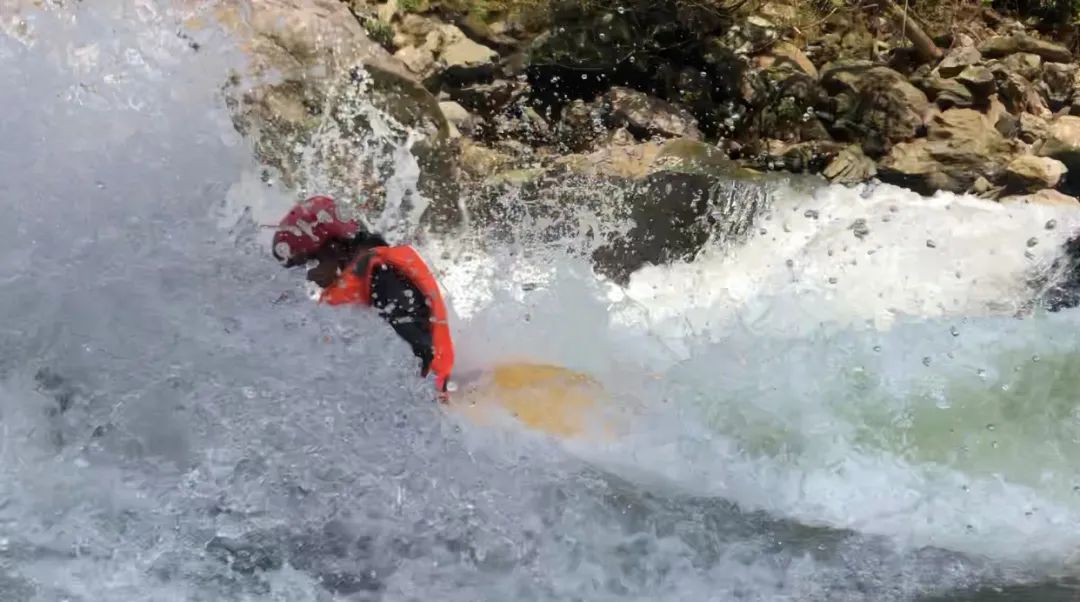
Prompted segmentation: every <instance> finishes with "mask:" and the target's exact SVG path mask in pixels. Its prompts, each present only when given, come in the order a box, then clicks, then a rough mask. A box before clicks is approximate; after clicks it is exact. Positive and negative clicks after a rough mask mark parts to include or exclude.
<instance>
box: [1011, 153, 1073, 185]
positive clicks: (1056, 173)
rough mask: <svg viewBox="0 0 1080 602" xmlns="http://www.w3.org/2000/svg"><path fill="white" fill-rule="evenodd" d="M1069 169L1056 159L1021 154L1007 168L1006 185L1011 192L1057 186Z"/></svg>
mask: <svg viewBox="0 0 1080 602" xmlns="http://www.w3.org/2000/svg"><path fill="white" fill-rule="evenodd" d="M1067 171H1068V169H1067V168H1066V167H1065V164H1064V163H1062V162H1061V161H1058V160H1056V159H1051V158H1049V157H1036V156H1034V155H1021V156H1019V157H1017V158H1015V159H1013V160H1012V162H1011V163H1009V165H1008V167H1007V168H1006V186H1007V187H1008V190H1009V191H1010V192H1018V193H1030V192H1036V191H1038V190H1042V189H1044V188H1056V187H1057V185H1058V183H1059V182H1061V178H1062V177H1063V176H1064V175H1065V172H1067Z"/></svg>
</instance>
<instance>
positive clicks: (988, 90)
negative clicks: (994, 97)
mask: <svg viewBox="0 0 1080 602" xmlns="http://www.w3.org/2000/svg"><path fill="white" fill-rule="evenodd" d="M956 81H958V82H960V83H961V84H963V85H964V86H966V87H967V89H969V90H971V93H972V94H973V95H974V97H975V99H976V100H977V101H985V100H986V99H988V98H989V97H990V95H991V94H993V93H994V91H995V90H996V88H997V85H996V83H995V82H994V74H993V73H991V72H990V70H989V69H987V68H986V67H982V66H979V65H973V66H970V67H968V68H966V69H964V70H963V71H962V72H961V73H960V75H958V76H957V77H956Z"/></svg>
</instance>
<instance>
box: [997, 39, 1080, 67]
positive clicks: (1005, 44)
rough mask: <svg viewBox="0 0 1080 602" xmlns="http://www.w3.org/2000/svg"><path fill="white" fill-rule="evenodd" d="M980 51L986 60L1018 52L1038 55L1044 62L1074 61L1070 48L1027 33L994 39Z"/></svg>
mask: <svg viewBox="0 0 1080 602" xmlns="http://www.w3.org/2000/svg"><path fill="white" fill-rule="evenodd" d="M979 50H980V51H981V52H982V54H983V56H985V57H986V58H1000V57H1005V56H1009V55H1012V54H1016V53H1018V52H1026V53H1030V54H1037V55H1039V56H1040V57H1042V58H1043V60H1047V61H1052V62H1055V63H1068V62H1070V61H1072V53H1071V52H1069V49H1068V48H1065V47H1064V46H1060V45H1058V44H1054V43H1052V42H1046V41H1044V40H1040V39H1038V38H1034V37H1032V36H1030V35H1028V34H1026V33H1015V34H1013V35H1010V36H995V37H992V38H990V39H988V40H986V41H985V42H983V44H982V46H980V47H979Z"/></svg>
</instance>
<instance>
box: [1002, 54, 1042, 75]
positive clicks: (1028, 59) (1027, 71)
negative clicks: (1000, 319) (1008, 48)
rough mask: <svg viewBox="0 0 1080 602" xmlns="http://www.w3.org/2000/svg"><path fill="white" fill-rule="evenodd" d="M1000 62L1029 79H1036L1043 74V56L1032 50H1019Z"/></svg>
mask: <svg viewBox="0 0 1080 602" xmlns="http://www.w3.org/2000/svg"><path fill="white" fill-rule="evenodd" d="M1000 64H1001V65H1002V67H1004V69H1005V70H1006V71H1008V72H1012V73H1015V74H1017V75H1019V76H1020V77H1023V78H1024V79H1027V80H1029V81H1036V80H1038V79H1039V76H1040V75H1041V74H1042V57H1041V56H1039V55H1037V54H1031V53H1030V52H1018V53H1016V54H1010V55H1009V56H1007V57H1005V58H1003V59H1001V61H1000Z"/></svg>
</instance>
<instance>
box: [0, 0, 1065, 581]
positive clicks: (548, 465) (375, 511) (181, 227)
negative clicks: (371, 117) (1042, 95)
mask: <svg viewBox="0 0 1080 602" xmlns="http://www.w3.org/2000/svg"><path fill="white" fill-rule="evenodd" d="M16 21H19V22H16ZM23 21H25V22H23ZM0 25H2V26H3V27H4V29H3V30H2V31H5V32H6V33H5V34H4V35H0V81H4V82H8V85H5V86H2V87H0V107H3V117H2V119H0V140H2V142H0V174H2V175H3V177H2V178H0V211H2V212H3V215H4V219H2V220H0V316H2V317H0V599H2V600H5V601H6V600H11V601H24V600H25V601H54V600H57V601H58V600H70V601H86V602H89V601H95V602H101V601H133V600H154V601H158V600H168V601H172V600H176V601H180V600H183V601H189V600H190V601H196V600H198V601H203V600H206V601H209V600H215V601H216V600H238V601H239V600H245V601H247V600H251V601H254V600H282V601H284V600H289V601H305V600H310V601H315V600H319V601H323V600H327V601H328V600H433V599H438V600H463V601H464V600H505V599H518V600H590V601H591V600H717V601H719V600H930V599H994V600H998V599H1013V598H1010V595H1013V594H1010V593H1009V592H1014V591H1018V592H1021V593H1018V594H1015V595H1027V596H1029V599H1030V596H1035V597H1036V598H1037V599H1068V598H1067V597H1066V596H1068V595H1069V594H1068V585H1069V583H1071V582H1072V581H1073V578H1074V577H1077V576H1080V564H1078V561H1080V557H1078V556H1077V555H1076V552H1077V550H1078V549H1080V522H1078V521H1080V469H1078V468H1077V464H1076V459H1077V458H1080V405H1078V403H1077V399H1078V396H1077V394H1076V393H1075V391H1076V390H1077V385H1080V342H1078V341H1080V340H1078V338H1077V337H1076V336H1075V332H1076V329H1077V326H1080V316H1078V314H1077V313H1076V311H1075V310H1066V311H1062V312H1058V313H1053V314H1047V313H1044V312H1040V311H1031V310H1030V309H1029V308H1028V307H1027V301H1028V300H1030V298H1031V296H1032V291H1031V290H1030V289H1029V288H1028V287H1027V286H1026V285H1025V282H1026V281H1027V279H1029V278H1030V277H1031V276H1032V274H1034V273H1036V272H1038V271H1039V270H1040V269H1043V268H1045V266H1046V265H1047V264H1048V262H1049V261H1050V260H1051V259H1052V258H1053V257H1054V256H1055V254H1056V252H1057V248H1058V247H1059V245H1060V244H1061V243H1062V242H1063V240H1064V239H1065V238H1066V237H1067V236H1068V235H1069V234H1070V233H1071V232H1074V231H1076V229H1077V227H1078V226H1080V216H1078V215H1076V212H1070V211H1066V210H1064V209H1060V208H1051V207H1024V206H1002V205H997V204H992V203H985V202H982V201H978V200H975V199H969V198H963V197H956V196H951V195H941V196H938V197H934V198H931V199H925V198H920V197H917V196H915V195H913V194H911V193H908V192H905V191H902V190H899V189H895V188H891V187H886V186H879V187H862V188H850V189H849V188H832V187H819V188H816V189H813V190H809V191H807V190H806V189H805V188H796V187H785V186H784V185H779V186H777V188H776V190H775V191H774V192H773V208H772V210H771V212H769V213H768V214H767V215H765V216H762V218H761V219H760V220H759V223H757V224H756V225H755V234H754V236H752V237H751V238H750V239H749V240H748V241H746V242H745V243H744V244H740V245H738V246H737V247H735V248H730V247H725V248H720V247H717V248H714V249H710V250H708V251H706V252H705V253H703V255H702V256H701V257H699V258H697V259H696V260H695V261H693V262H687V263H685V264H676V265H669V266H656V267H648V268H645V269H642V270H640V271H638V272H637V273H635V274H634V276H633V277H632V279H631V282H630V283H629V284H628V285H627V286H624V287H619V286H615V285H614V284H611V283H610V282H607V281H605V280H604V279H602V278H599V277H597V276H596V275H595V274H594V273H593V271H592V270H591V269H590V267H589V265H588V264H587V263H586V262H584V261H582V260H581V259H580V258H579V257H578V256H577V255H575V254H572V253H562V252H560V251H559V249H558V246H557V245H555V246H553V245H549V244H548V245H543V246H542V248H541V247H536V248H524V249H522V248H521V247H520V245H518V246H515V247H513V248H510V247H509V246H507V248H505V249H500V248H497V247H496V248H494V249H492V248H488V249H486V251H484V252H479V251H476V250H474V249H470V248H463V247H462V245H461V244H460V241H452V240H429V241H427V242H425V243H424V245H423V246H422V251H424V253H425V255H426V256H427V257H429V258H430V259H431V262H432V263H433V265H434V267H435V268H436V270H437V271H438V273H439V275H440V278H441V279H442V281H443V283H444V285H445V287H446V289H447V299H448V301H449V303H450V304H451V305H452V306H453V311H454V318H453V326H454V329H455V333H456V337H457V340H458V346H459V349H460V351H459V353H460V355H461V363H462V365H464V366H470V365H472V366H479V365H483V364H484V363H486V362H490V361H492V360H495V359H500V358H505V357H528V358H531V359H536V360H543V361H551V362H556V363H559V364H561V365H565V366H569V367H572V368H576V369H580V370H584V371H588V372H590V373H591V374H593V375H595V376H596V377H597V378H599V379H600V380H601V381H602V382H603V383H604V385H605V387H606V388H607V389H608V390H609V391H611V392H612V395H613V396H614V398H615V399H617V400H619V401H620V403H621V405H622V406H623V407H624V408H625V412H626V415H627V416H628V417H629V418H628V420H629V423H628V424H629V429H628V432H627V433H626V435H625V436H623V437H621V438H619V439H618V440H616V441H605V442H589V441H585V442H582V441H578V442H560V441H552V440H548V439H545V438H543V437H541V436H538V435H536V434H532V433H528V432H524V431H522V430H520V429H514V428H506V429H503V428H482V427H478V426H476V425H473V424H471V423H468V422H465V421H462V420H461V419H458V418H456V417H454V416H450V415H446V414H444V413H443V412H442V411H440V409H438V408H437V407H435V406H434V405H433V404H432V403H430V395H429V390H428V386H429V385H428V384H427V383H422V382H419V381H417V379H416V378H415V374H414V361H413V359H412V358H411V355H410V354H409V352H408V351H407V349H405V348H404V345H403V344H402V343H400V342H399V341H398V340H397V339H396V338H394V336H393V335H392V333H391V332H390V331H389V329H387V328H385V326H384V325H383V324H382V323H381V322H379V321H378V319H377V318H375V317H373V316H371V315H369V314H366V313H364V312H351V311H350V312H343V311H341V310H332V309H328V308H322V307H318V306H316V305H314V304H313V303H311V302H310V300H309V299H308V298H307V297H306V295H305V291H304V287H303V284H302V282H301V280H302V278H301V277H300V275H299V274H297V273H296V272H289V271H284V270H281V269H280V268H278V267H277V266H276V265H275V264H274V263H273V261H272V260H271V259H270V258H269V256H268V254H267V249H266V245H265V238H266V232H265V231H261V230H259V229H258V228H256V227H254V224H255V223H261V222H265V221H266V219H267V216H276V215H279V214H280V212H281V211H282V210H283V209H284V208H285V207H288V206H289V204H290V203H291V202H292V201H293V200H294V199H295V193H294V192H292V191H288V190H282V189H280V188H279V187H277V186H276V185H275V183H274V182H269V183H263V182H262V181H261V180H260V178H259V177H258V175H257V174H258V173H259V170H258V166H256V165H255V164H254V162H253V160H252V156H251V150H250V148H249V146H248V145H247V143H245V142H244V141H243V140H242V139H240V138H239V137H238V135H237V134H236V133H235V132H234V131H233V129H232V126H231V123H230V122H229V118H228V115H227V113H226V112H225V109H224V106H223V103H222V99H221V97H220V95H219V91H220V86H221V83H222V82H223V81H224V78H225V76H226V73H227V69H228V68H229V67H230V66H231V65H233V64H235V61H237V60H239V57H238V55H237V53H236V52H235V51H234V49H233V48H232V46H231V45H230V43H229V42H228V41H227V40H226V39H225V38H224V37H217V36H215V35H214V34H213V33H211V32H210V31H209V30H207V31H205V32H203V33H202V36H203V37H201V38H200V39H199V44H200V50H199V51H197V52H196V51H195V50H193V48H192V46H191V44H190V40H189V39H185V38H184V37H181V36H178V35H177V33H176V32H177V29H178V25H177V23H176V22H175V21H174V20H173V16H172V15H170V13H169V11H168V10H166V9H165V8H164V7H163V6H160V5H155V4H153V3H150V2H119V1H115V2H112V1H106V2H100V3H92V5H91V3H85V4H79V5H77V6H76V7H74V8H69V9H65V10H59V11H53V12H45V13H34V14H30V15H28V16H24V17H21V18H20V19H19V20H16V19H11V18H9V17H5V16H3V15H0ZM407 155H408V154H407V153H397V154H395V155H394V156H393V157H389V158H388V160H390V161H393V162H398V163H401V166H400V172H401V173H403V174H412V176H415V173H414V170H413V167H414V166H415V163H413V162H411V161H410V158H409V157H408V156H407ZM406 179H407V178H406ZM271 219H272V218H271ZM521 227H522V228H527V227H529V225H528V224H522V225H521ZM998 590H1001V591H998ZM1055 596H1057V598H1055Z"/></svg>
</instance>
